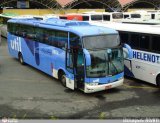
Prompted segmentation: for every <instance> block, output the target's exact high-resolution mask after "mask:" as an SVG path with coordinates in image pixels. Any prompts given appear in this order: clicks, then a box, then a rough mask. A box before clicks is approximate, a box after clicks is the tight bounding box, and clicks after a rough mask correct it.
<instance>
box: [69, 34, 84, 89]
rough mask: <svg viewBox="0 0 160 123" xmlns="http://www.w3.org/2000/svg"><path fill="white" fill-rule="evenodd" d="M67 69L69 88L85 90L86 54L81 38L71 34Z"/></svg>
mask: <svg viewBox="0 0 160 123" xmlns="http://www.w3.org/2000/svg"><path fill="white" fill-rule="evenodd" d="M66 69H67V71H68V72H69V75H70V76H68V77H67V78H66V86H67V87H68V88H71V89H74V88H83V86H84V54H83V50H82V45H81V41H80V37H79V36H77V35H76V34H73V33H70V40H69V42H68V47H67V50H66Z"/></svg>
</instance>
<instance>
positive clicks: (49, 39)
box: [43, 29, 57, 47]
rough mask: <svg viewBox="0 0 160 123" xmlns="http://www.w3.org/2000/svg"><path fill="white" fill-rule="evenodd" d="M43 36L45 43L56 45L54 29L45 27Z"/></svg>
mask: <svg viewBox="0 0 160 123" xmlns="http://www.w3.org/2000/svg"><path fill="white" fill-rule="evenodd" d="M43 37H44V42H45V44H48V45H52V46H55V47H57V43H56V38H55V31H54V30H49V29H45V31H44V34H43Z"/></svg>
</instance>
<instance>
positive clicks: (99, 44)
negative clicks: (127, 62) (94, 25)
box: [83, 34, 120, 50]
mask: <svg viewBox="0 0 160 123" xmlns="http://www.w3.org/2000/svg"><path fill="white" fill-rule="evenodd" d="M83 44H84V48H86V49H92V50H94V49H104V48H108V47H116V46H118V45H119V44H120V40H119V36H118V34H112V35H96V36H87V37H84V38H83Z"/></svg>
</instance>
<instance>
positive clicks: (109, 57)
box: [87, 47, 124, 77]
mask: <svg viewBox="0 0 160 123" xmlns="http://www.w3.org/2000/svg"><path fill="white" fill-rule="evenodd" d="M89 53H90V55H91V66H88V67H87V77H106V76H113V75H116V74H119V73H121V72H123V70H124V65H123V64H124V63H123V51H122V48H121V47H119V48H114V49H111V48H107V49H105V50H99V51H95V50H94V51H93V50H89Z"/></svg>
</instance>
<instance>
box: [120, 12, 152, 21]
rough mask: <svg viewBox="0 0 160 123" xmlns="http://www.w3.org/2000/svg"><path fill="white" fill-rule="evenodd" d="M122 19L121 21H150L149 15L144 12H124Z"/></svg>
mask: <svg viewBox="0 0 160 123" xmlns="http://www.w3.org/2000/svg"><path fill="white" fill-rule="evenodd" d="M123 18H124V20H123V21H129V19H137V20H144V21H145V20H149V19H151V15H150V13H147V12H146V11H135V12H124V13H123Z"/></svg>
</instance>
